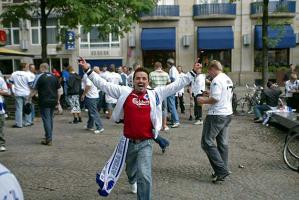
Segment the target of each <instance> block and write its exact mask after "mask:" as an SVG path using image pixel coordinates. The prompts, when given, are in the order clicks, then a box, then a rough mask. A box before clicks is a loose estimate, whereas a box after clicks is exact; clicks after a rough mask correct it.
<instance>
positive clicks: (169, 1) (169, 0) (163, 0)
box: [157, 0, 176, 5]
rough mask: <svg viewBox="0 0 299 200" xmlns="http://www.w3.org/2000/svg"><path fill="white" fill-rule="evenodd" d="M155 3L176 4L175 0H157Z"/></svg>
mask: <svg viewBox="0 0 299 200" xmlns="http://www.w3.org/2000/svg"><path fill="white" fill-rule="evenodd" d="M157 5H176V0H158V2H157Z"/></svg>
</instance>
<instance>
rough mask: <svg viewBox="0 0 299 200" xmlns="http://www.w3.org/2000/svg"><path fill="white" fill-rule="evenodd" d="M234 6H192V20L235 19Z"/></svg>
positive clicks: (229, 4) (219, 4) (223, 4)
mask: <svg viewBox="0 0 299 200" xmlns="http://www.w3.org/2000/svg"><path fill="white" fill-rule="evenodd" d="M235 18H236V4H234V3H209V4H197V5H193V19H195V20H198V19H235Z"/></svg>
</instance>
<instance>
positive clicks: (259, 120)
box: [254, 118, 263, 123]
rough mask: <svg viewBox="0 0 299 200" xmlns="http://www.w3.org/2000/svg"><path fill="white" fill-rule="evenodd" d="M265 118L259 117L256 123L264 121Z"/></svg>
mask: <svg viewBox="0 0 299 200" xmlns="http://www.w3.org/2000/svg"><path fill="white" fill-rule="evenodd" d="M262 122H263V119H262V118H258V119H257V120H254V123H262Z"/></svg>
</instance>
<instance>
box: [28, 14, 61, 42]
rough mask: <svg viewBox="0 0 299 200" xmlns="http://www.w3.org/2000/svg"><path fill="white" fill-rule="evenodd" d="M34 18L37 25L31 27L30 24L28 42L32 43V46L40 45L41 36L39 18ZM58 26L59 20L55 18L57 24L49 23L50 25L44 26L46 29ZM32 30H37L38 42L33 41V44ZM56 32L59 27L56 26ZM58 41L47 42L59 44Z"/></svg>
mask: <svg viewBox="0 0 299 200" xmlns="http://www.w3.org/2000/svg"><path fill="white" fill-rule="evenodd" d="M35 20H37V24H38V25H37V26H34V27H32V26H30V44H31V45H32V46H40V45H41V37H42V35H41V34H42V33H41V32H42V30H41V29H42V27H41V25H40V24H41V23H40V19H35ZM58 27H60V26H59V20H57V26H56V25H51V26H49V25H47V26H46V28H47V29H48V28H58ZM32 30H37V31H38V43H35V44H33V43H32V41H33V40H32ZM58 33H59V28H58ZM59 43H60V41H59V40H58V41H57V43H48V44H49V45H57V44H59Z"/></svg>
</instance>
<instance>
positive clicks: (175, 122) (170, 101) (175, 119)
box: [167, 58, 180, 128]
mask: <svg viewBox="0 0 299 200" xmlns="http://www.w3.org/2000/svg"><path fill="white" fill-rule="evenodd" d="M167 66H168V67H169V68H170V69H169V78H170V81H171V82H175V81H176V80H177V79H179V72H178V70H177V68H176V67H175V65H174V60H173V59H172V58H169V59H168V60H167ZM167 106H168V110H169V112H170V113H171V122H172V126H171V128H177V127H179V126H180V119H179V115H178V113H177V110H176V108H175V94H172V95H170V96H169V97H167Z"/></svg>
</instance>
